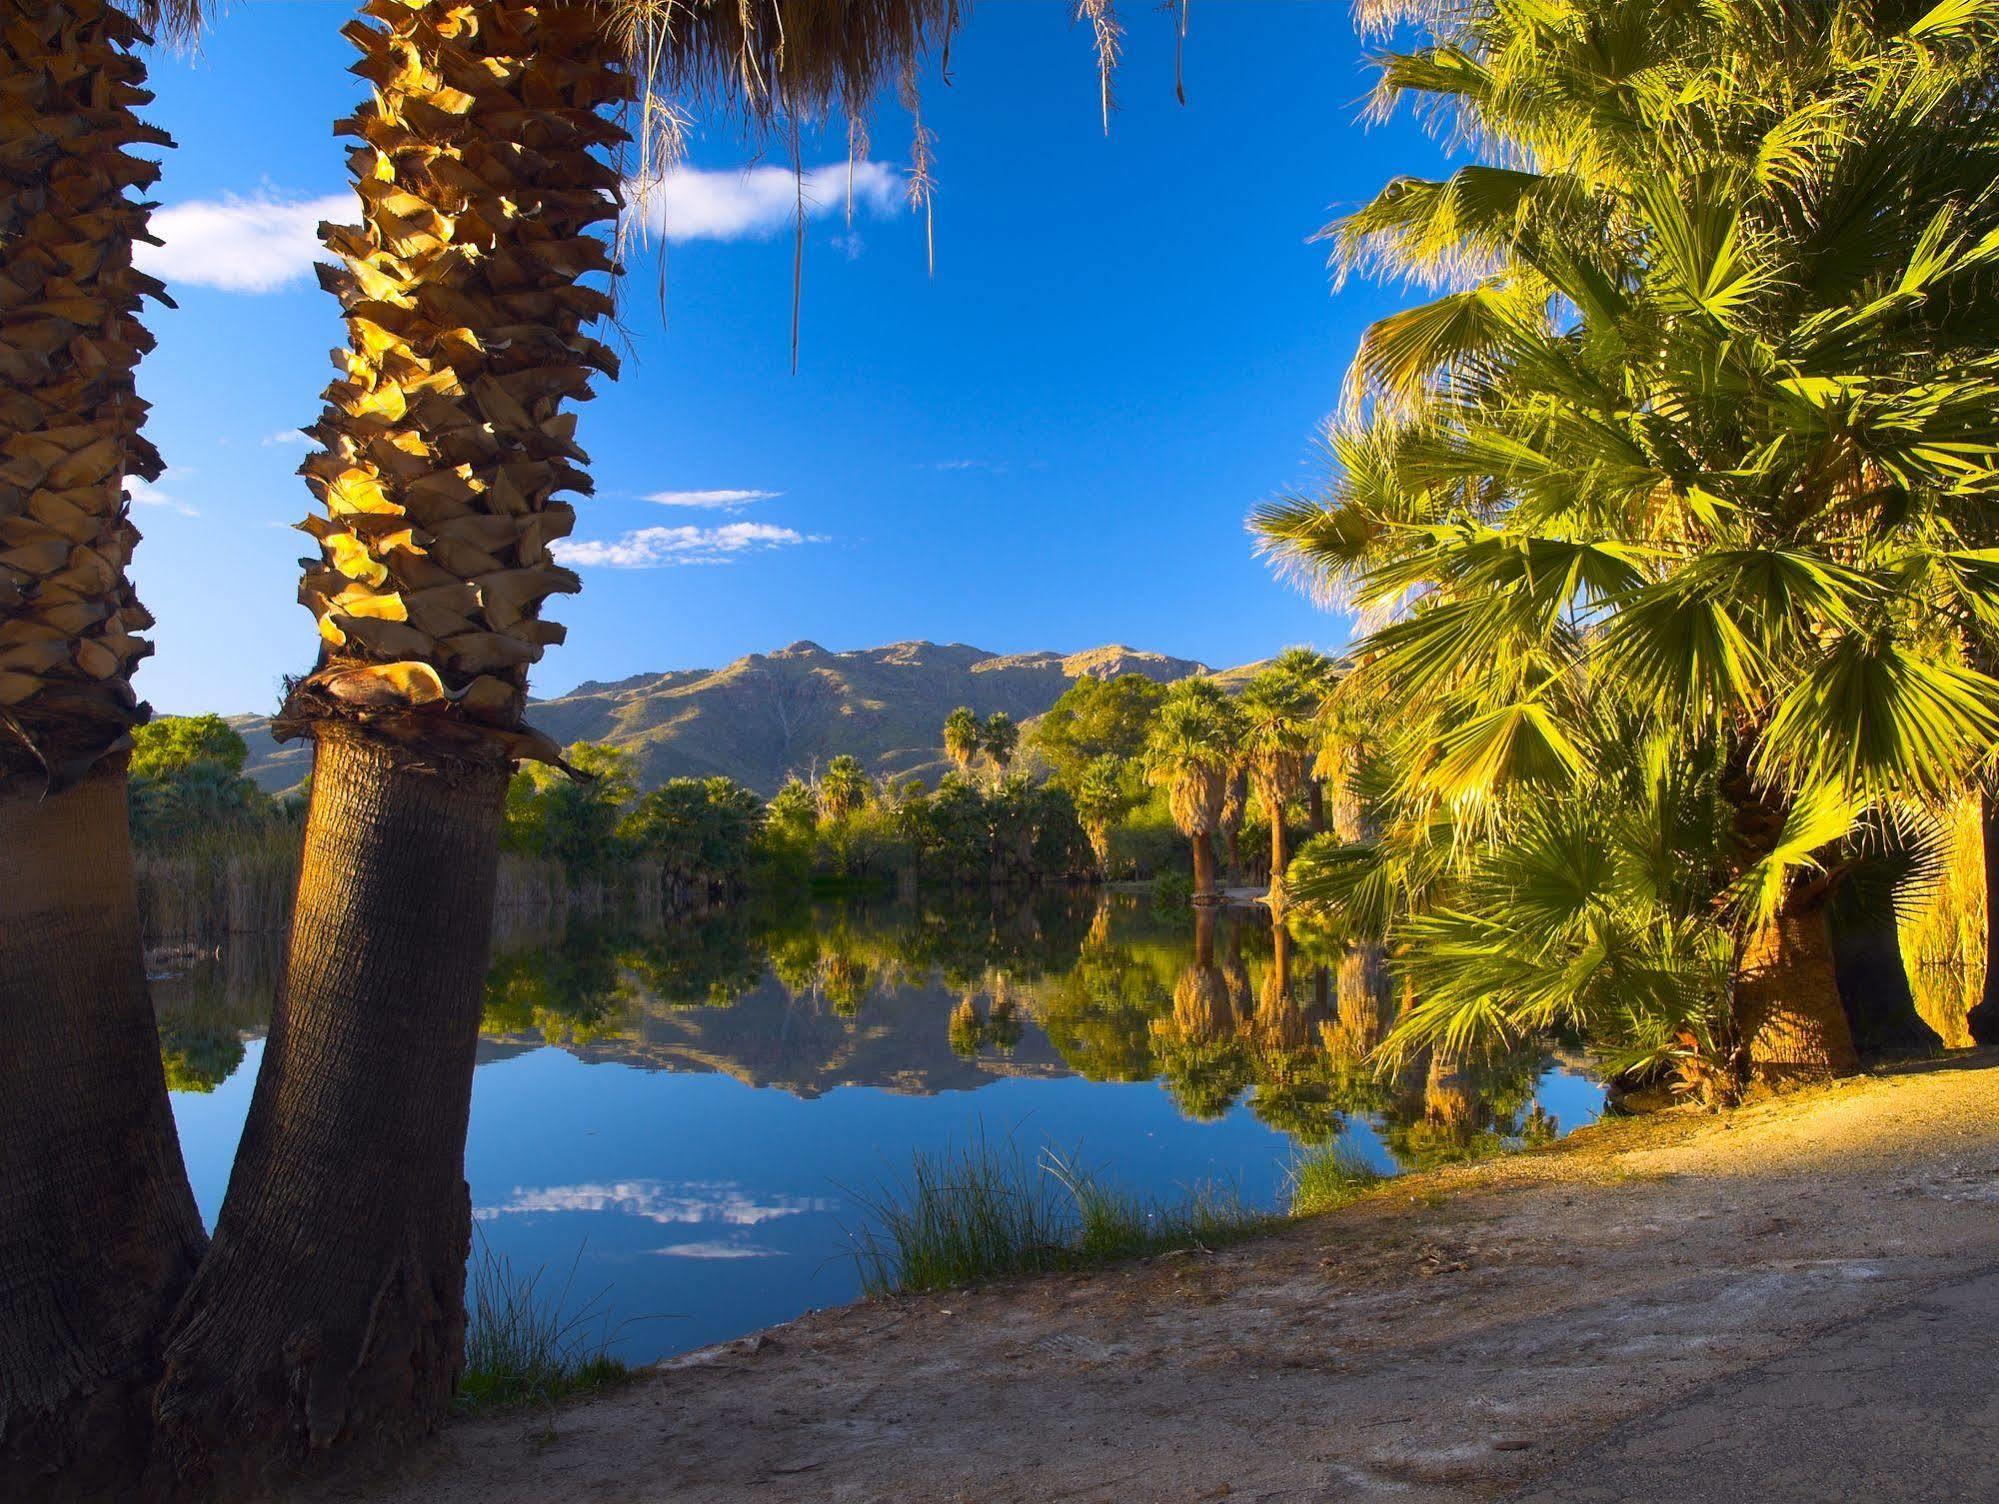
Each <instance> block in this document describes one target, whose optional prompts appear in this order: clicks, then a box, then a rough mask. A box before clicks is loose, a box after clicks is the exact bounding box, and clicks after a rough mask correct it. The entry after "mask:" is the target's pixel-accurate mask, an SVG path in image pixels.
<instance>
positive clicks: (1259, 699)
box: [1236, 650, 1319, 915]
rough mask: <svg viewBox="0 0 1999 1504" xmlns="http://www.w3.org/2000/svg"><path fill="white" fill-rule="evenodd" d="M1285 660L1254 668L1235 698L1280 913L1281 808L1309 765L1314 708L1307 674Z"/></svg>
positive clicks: (1274, 904) (1275, 909)
mask: <svg viewBox="0 0 1999 1504" xmlns="http://www.w3.org/2000/svg"><path fill="white" fill-rule="evenodd" d="M1294 651H1295V650H1294ZM1288 659H1289V654H1288V653H1287V654H1286V655H1285V656H1284V657H1280V658H1279V659H1278V660H1277V661H1276V662H1274V663H1273V664H1272V665H1271V666H1270V667H1269V668H1266V669H1264V670H1262V671H1261V672H1260V673H1258V674H1257V675H1256V677H1255V678H1253V679H1251V680H1250V681H1249V683H1248V684H1246V685H1244V686H1243V691H1242V694H1241V696H1240V697H1239V698H1238V699H1237V701H1236V704H1237V706H1238V707H1239V708H1240V710H1241V712H1242V720H1243V737H1242V747H1243V752H1244V754H1245V756H1246V757H1247V758H1248V766H1249V777H1250V782H1251V783H1252V784H1254V785H1255V788H1256V797H1257V798H1258V799H1259V800H1260V801H1261V802H1262V804H1263V810H1264V814H1265V816H1266V817H1267V818H1268V819H1269V821H1270V894H1269V899H1268V902H1269V904H1270V911H1271V912H1272V913H1273V914H1277V915H1282V914H1283V912H1284V907H1285V903H1286V898H1285V892H1284V873H1285V869H1286V868H1287V867H1288V866H1290V864H1291V853H1290V848H1289V846H1288V844H1287V841H1286V835H1285V825H1284V807H1285V805H1286V804H1288V803H1289V802H1290V801H1291V800H1292V799H1293V798H1295V797H1296V796H1297V794H1298V791H1299V789H1300V787H1301V786H1302V785H1303V784H1304V782H1305V780H1306V778H1307V776H1308V774H1309V772H1310V770H1311V766H1312V738H1313V731H1314V726H1315V718H1316V716H1317V715H1318V710H1319V704H1318V697H1317V695H1316V693H1315V690H1314V685H1313V681H1312V679H1311V678H1310V677H1309V676H1308V675H1306V674H1301V673H1299V672H1297V670H1296V667H1295V664H1296V660H1290V661H1287V660H1288Z"/></svg>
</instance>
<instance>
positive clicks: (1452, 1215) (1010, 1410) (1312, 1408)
mask: <svg viewBox="0 0 1999 1504" xmlns="http://www.w3.org/2000/svg"><path fill="white" fill-rule="evenodd" d="M1995 1347H1999V1055H1995V1054H1992V1053H1986V1054H1983V1055H1980V1056H1973V1057H1963V1058H1959V1059H1957V1060H1953V1061H1950V1062H1945V1063H1941V1064H1937V1065H1931V1066H1926V1067H1913V1068H1908V1069H1904V1070H1901V1071H1898V1072H1895V1073H1892V1074H1884V1075H1881V1076H1876V1077H1868V1078H1861V1079H1858V1080H1854V1081H1849V1082H1845V1083H1841V1084H1838V1085H1835V1086H1832V1087H1828V1088H1823V1089H1818V1090H1814V1091H1811V1092H1807V1093H1801V1094H1798V1095H1795V1096H1792V1097H1788V1098H1784V1099H1780V1100H1777V1101H1772V1102H1768V1103H1765V1104H1762V1105H1759V1106H1753V1107H1749V1108H1746V1109H1743V1110H1741V1111H1739V1112H1736V1113H1732V1114H1725V1115H1719V1116H1716V1115H1709V1114H1683V1113H1673V1114H1665V1115H1661V1116H1659V1117H1654V1118H1650V1119H1643V1120H1636V1121H1623V1122H1617V1123H1611V1124H1606V1125H1603V1126H1601V1127H1599V1128H1596V1129H1590V1130H1585V1131H1584V1132H1582V1133H1579V1134H1577V1135H1576V1136H1575V1137H1574V1138H1572V1139H1571V1140H1569V1141H1568V1142H1567V1143H1566V1144H1564V1145H1562V1146H1559V1147H1557V1148H1555V1149H1553V1150H1549V1151H1546V1152H1542V1153H1537V1154H1532V1155H1523V1156H1520V1157H1517V1158H1514V1159H1510V1160H1506V1161H1503V1162H1499V1163H1496V1164H1489V1165H1486V1166H1482V1167H1478V1168H1475V1169H1470V1170H1458V1171H1446V1172H1441V1173H1438V1174H1434V1175H1429V1176H1424V1177H1421V1178H1417V1179H1411V1180H1407V1181H1402V1182H1398V1183H1397V1184H1396V1186H1395V1187H1394V1189H1393V1191H1392V1192H1390V1193H1387V1194H1385V1195H1383V1196H1381V1197H1378V1198H1376V1199H1374V1200H1371V1201H1368V1202H1365V1203H1362V1204H1361V1205H1358V1206H1355V1207H1350V1208H1348V1209H1346V1210H1345V1211H1342V1212H1337V1213H1334V1214H1332V1215H1330V1216H1327V1217H1323V1218H1319V1219H1316V1220H1312V1221H1308V1222H1302V1223H1299V1224H1296V1225H1294V1226H1292V1227H1290V1228H1288V1229H1286V1230H1284V1231H1283V1232H1280V1233H1278V1234H1276V1235H1275V1236H1272V1237H1270V1238H1267V1239H1263V1240H1260V1241H1257V1242H1255V1243H1251V1244H1245V1245H1241V1246H1239V1247H1235V1248H1232V1249H1229V1250H1226V1251H1224V1252H1221V1253H1216V1254H1207V1255H1203V1254H1194V1255H1187V1256H1181V1257H1167V1258H1161V1259H1156V1260H1152V1261H1149V1262H1147V1263H1144V1264H1140V1265H1135V1266H1128V1267H1122V1268H1118V1269H1114V1270H1110V1271H1107V1272H1103V1273H1099V1274H1094V1275H1088V1276H1075V1277H1056V1278H1048V1279H1042V1280H1033V1281H1027V1282H1022V1283H1016V1284H1011V1285H1007V1286H995V1287H991V1288H987V1289H982V1290H977V1291H969V1292H964V1293H962V1294H957V1295H950V1296H941V1297H920V1298H907V1299H901V1300H897V1301H894V1302H889V1303H881V1304H869V1305H859V1306H853V1307H849V1308H847V1309H843V1310H838V1311H830V1312H825V1313H821V1314H817V1315H814V1316H810V1317H808V1318H806V1319H804V1320H801V1321H798V1322H795V1323H792V1324H791V1325H789V1326H785V1327H780V1328H776V1329H774V1330H772V1331H770V1332H767V1333H763V1334H760V1335H758V1336H756V1337H753V1338H748V1339H745V1340H743V1341H740V1342H735V1343H730V1344H728V1345H726V1346H724V1347H720V1348H715V1349H711V1350H709V1351H707V1352H704V1353H698V1354H694V1355H692V1356H690V1357H688V1358H684V1359H680V1360H676V1361H675V1362H674V1363H672V1364H670V1365H668V1366H666V1367H665V1368H663V1369H661V1370H660V1371H658V1372H657V1373H656V1374H654V1375H651V1376H648V1377H647V1378H645V1379H644V1380H642V1381H641V1382H639V1383H636V1384H634V1385H632V1386H631V1387H629V1388H627V1389H624V1390H621V1391H619V1392H617V1393H615V1394H613V1395H610V1396H608V1397H605V1398H602V1399H598V1400H594V1401H590V1402H587V1403H583V1404H578V1405H575V1406H572V1407H567V1408H563V1409H560V1410H558V1411H556V1412H555V1413H553V1414H549V1413H547V1412H543V1413H541V1414H537V1415H531V1414H524V1413H515V1414H508V1415H503V1416H498V1417H493V1418H487V1419H481V1420H477V1421H471V1422H465V1423H461V1424H458V1425H455V1426H453V1427H452V1428H451V1429H450V1430H449V1431H448V1432H447V1433H446V1434H445V1435H444V1436H443V1437H442V1438H440V1439H439V1441H438V1442H437V1443H436V1444H435V1445H434V1446H433V1447H432V1448H431V1449H430V1450H429V1451H428V1452H427V1453H426V1454H424V1455H422V1456H420V1457H419V1458H417V1459H416V1460H415V1462H414V1463H413V1464H412V1465H411V1466H409V1467H408V1468H406V1469H405V1471H404V1472H403V1474H402V1475H401V1477H400V1478H399V1479H398V1480H395V1481H392V1482H382V1481H380V1480H376V1481H375V1482H373V1483H371V1484H364V1483H362V1482H359V1481H349V1482H346V1483H344V1484H342V1485H339V1486H333V1487H327V1488H323V1489H322V1490H321V1491H320V1492H319V1493H318V1494H317V1495H316V1497H318V1498H321V1499H329V1500H330V1499H366V1500H369V1501H371V1504H404V1501H408V1504H419V1501H421V1504H527V1501H533V1504H543V1501H552V1500H563V1501H570V1500H575V1501H640V1500H644V1501H665V1500H672V1501H675V1504H696V1501H720V1500H748V1499H755V1500H757V1501H759V1504H764V1501H770V1504H779V1501H791V1500H798V1501H806V1500H810V1501H850V1500H851V1501H861V1500H904V1501H907V1500H925V1501H927V1500H978V1501H987V1500H992V1501H1003V1500H1008V1501H1010V1500H1022V1501H1026V1500H1034V1501H1055V1500H1104V1501H1120V1504H1129V1501H1150V1500H1175V1501H1197V1500H1215V1499H1222V1498H1228V1499H1231V1500H1237V1499H1259V1500H1293V1499H1299V1500H1347V1499H1353V1500H1375V1499H1381V1500H1390V1499H1393V1500H1405V1501H1431V1500H1435V1501H1440V1504H1442V1501H1457V1500H1473V1499H1491V1498H1509V1497H1518V1498H1523V1499H1531V1500H1534V1501H1537V1504H1590V1501H1633V1504H1635V1501H1640V1500H1651V1499H1654V1498H1657V1499H1660V1500H1666V1499H1671V1500H1674V1501H1675V1504H1697V1501H1699V1500H1703V1499H1710V1498H1712V1499H1716V1500H1735V1499H1755V1500H1772V1501H1776V1500H1792V1499H1796V1500H1799V1501H1805V1500H1814V1501H1816V1500H1840V1499H1847V1498H1854V1499H1861V1498H1866V1499H1870V1500H1902V1499H1907V1500H1910V1501H1915V1500H1923V1501H1928V1500H1943V1499H1959V1498H1962V1499H1988V1500H1989V1499H1994V1498H1999V1362H1995V1361H1994V1360H1993V1358H1992V1354H1993V1352H1994V1350H1995Z"/></svg>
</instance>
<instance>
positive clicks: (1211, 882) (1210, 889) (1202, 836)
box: [1193, 830, 1221, 904]
mask: <svg viewBox="0 0 1999 1504" xmlns="http://www.w3.org/2000/svg"><path fill="white" fill-rule="evenodd" d="M1193 842H1194V902H1195V903H1197V904H1216V903H1220V902H1221V895H1220V894H1219V893H1218V892H1216V891H1215V842H1214V837H1213V836H1212V835H1210V834H1209V833H1208V832H1207V831H1205V830H1199V831H1196V832H1195V833H1194V837H1193Z"/></svg>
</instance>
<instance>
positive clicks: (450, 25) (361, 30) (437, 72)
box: [280, 0, 958, 757]
mask: <svg viewBox="0 0 1999 1504" xmlns="http://www.w3.org/2000/svg"><path fill="white" fill-rule="evenodd" d="M957 13H958V7H957V5H956V4H954V3H951V0H860V3H846V4H838V5H835V4H828V3H824V0H772V3H754V0H753V3H747V4H745V3H737V0H728V3H726V4H723V3H719V0H676V3H666V0H652V3H641V0H631V3H623V4H606V5H595V4H535V3H526V0H521V3H513V0H368V3H367V4H365V5H364V6H363V7H362V19H359V20H357V21H355V22H353V23H351V24H350V25H349V27H348V28H347V35H348V37H349V38H350V39H351V40H352V41H353V42H354V44H355V46H356V47H357V48H358V49H359V50H360V52H361V54H362V58H361V61H360V62H359V63H358V64H356V65H355V71H356V72H357V73H358V74H360V75H361V76H362V77H363V78H364V79H366V80H367V81H368V83H369V84H370V85H372V87H373V95H372V98H371V99H370V100H369V102H367V103H366V104H364V105H363V106H362V107H361V108H360V109H359V110H357V111H356V113H355V114H354V115H353V116H352V117H350V118H349V119H348V120H346V121H344V122H342V123H341V126H340V129H341V130H342V131H343V132H344V133H345V134H347V135H350V136H352V137H355V138H357V139H358V141H359V142H360V144H359V145H358V146H357V147H356V148H355V149H354V150H353V152H352V153H351V155H350V160H351V163H352V167H353V171H354V178H355V186H356V188H357V191H358V192H359V194H360V199H361V209H362V220H361V223H360V224H358V225H355V226H345V227H330V228H329V229H328V231H327V233H328V242H329V244H330V245H331V246H332V248H333V249H334V250H335V252H336V253H337V254H338V256H339V264H337V265H335V266H332V267H327V268H325V269H324V270H323V273H322V280H323V281H324V282H325V283H326V285H327V287H328V288H329V290H331V291H332V292H333V293H334V294H335V295H336V296H337V297H338V298H339V299H340V301H341V304H342V306H343V308H344V310H345V312H346V316H347V323H348V329H349V335H350V348H349V349H348V350H347V351H346V352H343V353H342V354H341V355H340V356H339V357H338V364H339V365H340V366H341V376H340V378H339V379H338V380H336V381H335V382H334V384H333V385H332V386H331V387H329V388H328V390H327V394H326V397H327V406H326V409H325V411H324V413H323V414H322V415H321V418H320V420H319V422H318V423H317V424H315V425H314V426H313V427H312V428H310V429H309V430H308V432H309V434H310V435H311V436H312V437H313V438H314V439H315V440H316V441H317V442H318V445H319V448H318V451H317V452H316V453H314V454H313V455H312V456H311V457H310V458H308V459H307V461H306V463H305V465H304V466H303V467H302V471H303V473H304V475H305V476H306V478H307V481H308V484H309V485H310V487H311V489H312V491H313V493H314V495H315V496H316V497H317V498H318V499H319V500H320V501H321V503H322V504H323V506H324V508H325V511H324V513H323V514H322V515H315V516H313V517H310V518H308V519H307V520H306V521H305V522H304V523H303V524H302V527H303V528H304V530H305V531H307V532H308V533H310V534H311V535H312V536H313V537H314V538H315V539H316V540H317V541H318V543H319V545H320V551H321V552H320V557H319V558H317V559H312V560H307V561H305V576H304V581H303V584H302V586H301V591H300V599H301V601H302V602H303V603H304V604H305V605H306V606H308V607H309V608H310V609H311V610H312V611H313V613H314V615H315V616H316V617H317V618H318V621H319V626H320V633H321V636H322V638H323V639H324V641H323V647H322V651H321V657H320V663H319V665H318V668H317V670H316V671H315V673H314V674H313V675H312V676H311V677H310V678H309V679H307V680H306V681H304V682H303V683H302V684H301V685H299V686H298V687H297V688H296V689H295V690H294V692H293V695H292V697H291V700H290V703H289V706H288V709H287V714H286V716H285V717H284V718H283V719H282V720H281V722H280V728H281V729H282V730H285V731H289V732H294V733H295V732H298V731H301V730H303V729H305V728H306V727H307V726H308V725H311V724H314V723H319V722H324V721H326V720H328V719H340V720H347V721H357V720H358V721H363V722H368V723H371V724H372V725H373V727H374V730H375V732H376V734H378V735H383V736H388V737H390V738H392V739H397V740H401V741H405V742H409V743H421V744H423V745H424V746H425V747H426V748H427V749H429V750H430V751H432V752H438V751H444V752H450V751H458V752H463V753H465V754H467V755H473V754H475V753H476V754H477V755H481V756H492V755H495V754H496V753H497V755H500V756H503V757H510V756H519V755H534V756H541V757H553V756H554V755H555V753H554V748H553V747H552V745H550V744H548V743H547V742H546V741H545V739H542V738H539V737H536V736H534V735H533V734H532V733H529V732H526V731H525V730H524V729H523V728H522V727H521V724H520V721H521V713H522V710H523V707H524V705H525V700H526V683H527V672H528V668H529V666H530V665H531V664H532V663H533V662H535V661H536V660H537V659H538V658H539V657H540V656H541V654H542V652H543V650H544V649H545V648H546V647H548V646H549V645H550V644H552V643H556V642H559V641H561V640H562V635H563V634H562V629H561V628H560V627H559V626H557V625H555V624H553V623H551V622H548V621H546V620H544V619H543V617H542V606H543V602H544V601H545V600H546V599H547V597H548V596H549V595H551V594H556V593H561V592H568V591H574V590H575V589H577V588H578V585H579V581H578V579H577V577H576V576H575V575H574V574H573V573H571V572H570V571H569V570H567V569H564V568H562V567H561V566H560V565H559V564H557V563H556V562H555V560H554V558H553V556H552V554H551V551H550V545H551V544H553V543H555V542H556V541H558V540H560V539H561V538H563V537H564V536H566V535H567V534H568V533H569V532H570V530H571V529H572V528H573V526H574V522H575V512H574V509H573V507H572V506H571V505H570V504H569V503H568V502H567V501H564V500H560V499H558V498H559V497H560V496H561V495H562V493H565V492H570V493H575V492H583V493H587V492H588V491H589V489H590V482H589V478H588V476H587V474H586V473H585V470H584V468H583V467H584V466H585V465H586V464H587V457H586V456H585V454H584V452H583V451H582V449H581V448H580V447H579V446H578V445H577V443H576V437H575V432H576V418H575V415H574V413H573V412H572V411H569V410H567V407H568V404H569V403H570V402H572V401H576V400H582V399H585V398H587V397H588V396H589V395H590V380H591V376H592V374H593V373H607V374H615V372H616V370H617V359H616V357H615V356H614V355H613V353H612V352H611V350H610V349H609V348H608V347H607V346H606V345H605V344H604V343H603V342H602V341H600V340H597V339H595V338H592V337H591V336H590V335H588V334H587V333H585V329H586V327H587V326H588V325H589V324H590V323H592V322H594V321H595V320H596V319H598V318H600V317H602V316H604V315H605V314H607V313H608V312H609V311H610V308H611V298H610V295H609V293H608V292H607V291H605V290H604V289H603V287H602V284H601V282H600V281H598V280H597V279H599V278H601V277H603V276H604V275H605V274H607V273H610V272H612V271H613V269H614V268H613V263H612V256H611V252H610V249H609V248H608V247H607V245H606V244H605V242H604V239H603V238H602V235H601V232H599V231H598V229H597V228H596V227H598V226H600V225H603V224H604V223H606V222H607V221H610V220H611V219H613V218H614V216H615V215H616V214H617V212H618V206H619V184H620V180H621V175H620V171H619V164H618V163H617V162H616V161H614V160H613V157H614V155H615V154H616V153H617V152H618V150H619V148H620V147H621V145H622V144H623V143H624V142H625V141H626V140H627V134H626V131H625V127H624V124H623V123H621V120H620V119H619V118H618V116H617V111H618V108H619V107H620V106H634V105H636V106H637V115H638V118H637V120H636V121H635V122H634V123H635V124H636V126H637V129H638V132H639V136H640V139H641V141H643V142H648V143H653V144H657V143H659V142H662V141H664V142H667V143H669V144H670V143H671V141H672V139H673V137H674V135H675V130H676V126H675V121H676V120H677V119H678V116H677V114H676V113H675V111H674V109H673V108H672V106H671V101H675V100H682V99H687V98H691V97H702V98H707V99H710V100H714V101H720V102H723V103H726V104H729V105H733V106H735V107H737V108H740V109H741V110H742V111H743V112H744V113H746V114H747V115H748V116H750V117H751V118H752V119H754V120H758V121H764V122H771V121H776V120H782V121H784V122H785V123H786V124H787V126H795V125H796V123H797V122H798V121H799V120H800V119H801V118H803V119H811V118H814V117H816V116H817V115H818V114H820V113H821V112H823V111H825V110H827V109H829V108H832V107H839V108H841V109H844V110H845V111H847V112H848V113H849V115H850V117H852V118H855V119H859V118H861V116H862V114H863V112H864V111H865V108H866V105H867V102H868V99H869V97H870V95H871V93H872V91H873V90H874V89H875V88H876V87H877V86H878V85H879V84H880V83H881V82H882V81H883V80H884V79H885V78H887V77H889V76H891V75H896V74H901V75H903V76H904V79H905V81H907V79H908V78H909V77H911V76H913V74H912V73H911V70H912V69H913V66H914V63H915V61H916V59H917V58H918V57H919V56H920V55H921V54H922V52H923V51H924V50H925V49H926V48H927V47H928V46H929V45H930V44H931V43H932V42H933V41H941V40H943V39H946V38H948V36H949V34H950V32H951V30H952V28H953V26H954V25H955V23H956V19H957ZM918 156H919V161H918V163H917V164H916V167H917V172H918V175H919V177H920V176H921V172H922V161H921V160H920V158H921V152H920V151H919V153H918ZM626 165H633V164H626ZM636 165H637V167H638V169H639V170H640V171H641V172H643V171H645V170H647V166H648V164H647V162H646V160H645V158H644V156H643V154H642V159H641V161H640V163H638V164H636ZM653 165H656V159H654V162H653ZM917 188H918V191H919V192H920V191H921V184H920V183H919V184H918V185H917Z"/></svg>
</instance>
